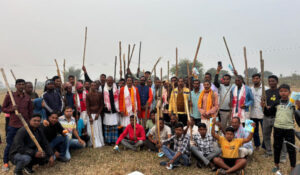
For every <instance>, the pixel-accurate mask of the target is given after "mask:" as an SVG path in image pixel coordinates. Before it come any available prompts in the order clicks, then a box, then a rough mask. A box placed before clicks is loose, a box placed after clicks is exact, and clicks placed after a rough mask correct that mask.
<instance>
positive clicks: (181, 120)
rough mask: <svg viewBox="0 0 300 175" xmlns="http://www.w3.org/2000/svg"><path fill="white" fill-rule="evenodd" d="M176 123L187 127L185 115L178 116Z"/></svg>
mask: <svg viewBox="0 0 300 175" xmlns="http://www.w3.org/2000/svg"><path fill="white" fill-rule="evenodd" d="M178 121H179V122H181V123H182V124H183V125H184V126H186V125H187V115H186V114H178Z"/></svg>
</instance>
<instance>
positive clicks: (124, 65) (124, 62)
mask: <svg viewBox="0 0 300 175" xmlns="http://www.w3.org/2000/svg"><path fill="white" fill-rule="evenodd" d="M125 59H126V58H125V53H124V54H123V67H124V78H125V79H126V61H125Z"/></svg>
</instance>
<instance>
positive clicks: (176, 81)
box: [171, 77, 178, 86]
mask: <svg viewBox="0 0 300 175" xmlns="http://www.w3.org/2000/svg"><path fill="white" fill-rule="evenodd" d="M171 83H172V84H174V86H177V83H178V78H177V77H172V78H171Z"/></svg>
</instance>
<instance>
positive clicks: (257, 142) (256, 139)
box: [251, 118, 263, 147]
mask: <svg viewBox="0 0 300 175" xmlns="http://www.w3.org/2000/svg"><path fill="white" fill-rule="evenodd" d="M251 120H253V121H254V122H255V125H256V127H255V130H254V134H253V139H254V146H255V147H259V146H260V139H259V123H260V127H261V128H263V119H256V118H251Z"/></svg>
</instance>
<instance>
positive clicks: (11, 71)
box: [10, 69, 17, 81]
mask: <svg viewBox="0 0 300 175" xmlns="http://www.w3.org/2000/svg"><path fill="white" fill-rule="evenodd" d="M10 73H11V75H12V76H13V77H14V80H15V81H16V80H17V78H16V76H15V74H14V72H13V70H12V69H10Z"/></svg>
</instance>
